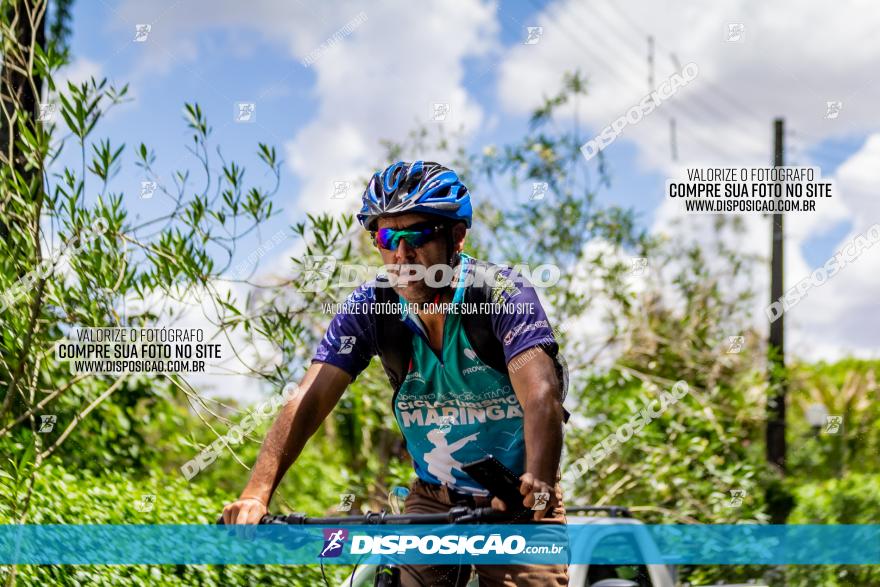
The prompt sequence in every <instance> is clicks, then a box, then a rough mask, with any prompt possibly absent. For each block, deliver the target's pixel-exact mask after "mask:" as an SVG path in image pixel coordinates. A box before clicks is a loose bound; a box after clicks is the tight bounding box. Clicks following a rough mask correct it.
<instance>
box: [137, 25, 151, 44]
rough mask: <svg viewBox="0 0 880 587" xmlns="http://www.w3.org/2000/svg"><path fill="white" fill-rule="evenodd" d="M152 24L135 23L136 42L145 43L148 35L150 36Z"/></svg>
mask: <svg viewBox="0 0 880 587" xmlns="http://www.w3.org/2000/svg"><path fill="white" fill-rule="evenodd" d="M152 28H153V27H152V25H149V24H136V25H134V42H135V43H143V42H145V41H146V40H147V37H149V36H150V30H152Z"/></svg>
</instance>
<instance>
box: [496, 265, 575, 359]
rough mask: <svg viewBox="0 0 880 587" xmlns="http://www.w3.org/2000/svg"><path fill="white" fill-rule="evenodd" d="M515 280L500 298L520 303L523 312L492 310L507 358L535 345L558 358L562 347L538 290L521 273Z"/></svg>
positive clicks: (503, 273) (506, 271) (511, 302)
mask: <svg viewBox="0 0 880 587" xmlns="http://www.w3.org/2000/svg"><path fill="white" fill-rule="evenodd" d="M511 271H512V270H511V269H504V270H502V271H501V272H500V273H501V275H504V276H509V275H510V273H511ZM512 281H513V283H514V284H515V288H512V290H505V291H504V292H503V293H502V294H501V300H500V301H501V303H504V304H506V305H511V304H514V305H515V304H521V306H520V308H523V311H521V312H506V311H505V312H493V313H492V327H493V329H494V330H495V336H497V337H498V340H500V341H501V343H502V347H503V348H504V358H505V360H506V361H507V362H508V363H509V362H510V361H511V359H513V358H514V357H515V356H516V355H518V354H520V353H521V352H523V351H526V350H528V349H530V348H532V347H536V346H539V347H541V348H543V349H544V351H546V352H547V354H548V355H550V356H551V357H555V356H556V353H557V352H558V350H559V346H558V344H557V342H556V338H555V337H554V336H553V328H552V327H551V326H550V321H549V320H547V314H546V313H545V312H544V308H543V306H541V301H540V300H539V299H538V293H537V292H536V291H535V288H534V287H533V286H532V284H530V283H529V282H528V281H527V280H526V279H525V278H524V277H522V276H521V275H515V276H513V278H512Z"/></svg>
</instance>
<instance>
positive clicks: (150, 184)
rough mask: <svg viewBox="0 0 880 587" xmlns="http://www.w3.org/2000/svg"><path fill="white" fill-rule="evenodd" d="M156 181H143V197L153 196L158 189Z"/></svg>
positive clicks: (146, 198) (145, 198)
mask: <svg viewBox="0 0 880 587" xmlns="http://www.w3.org/2000/svg"><path fill="white" fill-rule="evenodd" d="M156 187H157V186H156V182H155V181H142V182H141V199H142V200H149V199H150V198H152V197H153V192H155V191H156Z"/></svg>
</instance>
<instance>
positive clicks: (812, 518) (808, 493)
mask: <svg viewBox="0 0 880 587" xmlns="http://www.w3.org/2000/svg"><path fill="white" fill-rule="evenodd" d="M794 494H795V498H796V500H797V505H796V506H795V509H794V511H793V512H792V514H791V517H790V518H789V523H791V524H877V523H878V522H880V475H862V474H850V475H848V476H847V477H845V478H843V479H830V480H828V481H823V482H821V483H813V484H808V485H801V486H800V487H798V488H796V489H795V490H794ZM786 584H787V585H788V586H789V587H807V586H811V585H823V586H825V587H843V586H844V585H846V586H848V585H859V586H860V587H862V586H864V587H870V586H872V585H874V586H877V585H880V567H878V566H868V565H859V566H855V565H827V566H798V567H794V566H793V567H789V568H788V569H787V571H786Z"/></svg>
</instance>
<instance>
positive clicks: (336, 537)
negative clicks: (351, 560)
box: [318, 528, 348, 558]
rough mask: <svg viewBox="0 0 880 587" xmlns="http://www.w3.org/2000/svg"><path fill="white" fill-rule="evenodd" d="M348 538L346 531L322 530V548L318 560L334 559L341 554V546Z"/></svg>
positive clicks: (341, 529)
mask: <svg viewBox="0 0 880 587" xmlns="http://www.w3.org/2000/svg"><path fill="white" fill-rule="evenodd" d="M347 538H348V530H345V529H343V528H339V529H336V530H334V529H333V528H324V548H323V549H322V550H321V554H319V555H318V558H334V557H337V556H339V555H340V554H342V546H343V545H344V544H345V541H346V539H347Z"/></svg>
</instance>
